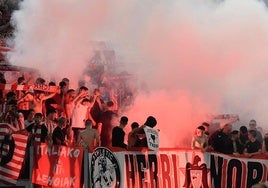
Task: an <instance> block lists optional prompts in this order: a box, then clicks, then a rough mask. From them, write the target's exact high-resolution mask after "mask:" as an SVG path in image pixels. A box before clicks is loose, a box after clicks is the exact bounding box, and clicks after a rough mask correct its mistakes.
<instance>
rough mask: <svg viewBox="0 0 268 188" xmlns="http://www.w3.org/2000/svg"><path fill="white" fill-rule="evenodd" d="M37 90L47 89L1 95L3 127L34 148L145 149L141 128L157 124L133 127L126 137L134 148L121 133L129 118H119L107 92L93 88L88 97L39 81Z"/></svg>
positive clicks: (84, 89)
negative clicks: (39, 144)
mask: <svg viewBox="0 0 268 188" xmlns="http://www.w3.org/2000/svg"><path fill="white" fill-rule="evenodd" d="M3 79H4V77H3ZM3 83H5V82H3ZM15 84H17V85H20V86H24V85H27V84H28V81H26V80H25V78H24V77H19V78H18V79H17V83H15ZM34 85H36V86H38V85H47V86H49V87H46V90H42V89H41V90H39V89H37V88H32V87H29V88H27V87H26V88H27V90H16V89H14V90H2V93H3V100H2V101H4V102H3V104H2V111H1V112H2V113H1V119H0V122H1V123H2V124H6V123H8V124H9V125H10V126H12V130H16V131H15V132H17V131H19V132H23V131H25V132H28V134H29V135H30V138H31V139H30V140H31V142H43V143H47V144H48V145H53V144H54V145H65V146H66V145H67V146H71V145H72V146H84V147H87V148H92V147H96V146H105V147H110V146H113V147H121V148H125V149H127V148H130V147H139V146H140V147H146V141H144V137H145V136H144V135H145V133H144V132H142V131H143V128H144V126H145V125H147V126H150V127H154V126H155V125H156V124H157V121H156V119H155V118H154V117H152V116H150V117H148V120H147V121H146V122H145V125H143V126H139V124H138V123H137V122H133V123H132V124H133V127H132V132H131V136H128V137H126V139H127V138H129V139H130V140H131V141H128V142H129V143H131V144H125V143H124V141H125V132H124V130H123V129H124V127H125V126H126V125H127V124H128V118H127V117H126V116H122V117H120V115H121V112H120V108H119V106H118V105H117V99H116V98H115V96H114V95H112V94H111V93H109V90H103V89H101V88H95V89H94V90H93V91H90V90H89V89H88V88H87V87H86V86H84V85H80V86H78V88H76V89H71V88H69V79H68V78H63V79H62V80H61V81H60V82H59V83H58V84H56V83H55V82H49V83H47V82H46V80H44V79H43V78H41V77H38V78H36V79H35V80H34ZM14 88H19V87H14ZM48 88H49V89H48ZM51 88H52V89H51ZM103 91H106V92H108V93H104V92H103ZM104 96H105V97H104ZM107 96H108V97H107ZM141 135H143V137H142V136H141Z"/></svg>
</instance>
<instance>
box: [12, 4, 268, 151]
mask: <svg viewBox="0 0 268 188" xmlns="http://www.w3.org/2000/svg"><path fill="white" fill-rule="evenodd" d="M12 18H13V23H14V25H15V28H16V32H15V35H14V39H13V40H12V42H13V45H14V50H15V52H14V53H12V54H10V56H9V58H10V61H11V62H12V63H13V64H16V65H23V66H28V67H34V68H37V69H39V70H40V72H42V73H43V74H44V76H48V75H49V76H55V75H57V76H59V77H61V78H62V77H69V78H70V79H71V80H77V79H78V78H79V76H80V75H81V72H82V70H83V69H84V67H85V66H86V63H87V61H88V60H89V58H90V55H91V54H92V46H91V45H90V41H100V40H101V41H106V42H107V43H109V44H110V45H111V46H113V48H114V49H115V51H116V53H117V55H118V57H120V59H121V60H122V61H123V62H125V64H124V67H122V69H124V70H127V71H128V72H130V73H133V74H135V75H137V77H138V79H139V81H138V84H139V86H140V87H139V88H140V90H139V93H138V95H137V97H136V100H135V104H134V105H133V107H132V108H131V109H130V110H129V111H128V112H125V113H126V114H127V115H128V116H129V118H130V122H132V121H137V122H139V123H140V124H143V123H144V122H145V120H146V118H147V116H148V115H153V116H155V117H156V118H157V120H158V125H157V127H158V128H159V129H160V142H161V144H160V146H161V147H188V146H189V145H190V140H191V136H192V135H193V132H194V130H195V128H196V127H197V126H199V125H200V123H201V122H203V121H206V120H207V115H208V114H217V113H234V114H239V116H240V121H241V125H242V124H243V125H246V124H247V122H248V121H249V120H250V119H252V118H254V119H256V120H257V122H258V125H259V126H262V127H263V129H266V130H267V129H268V126H267V124H266V123H267V122H268V118H267V116H266V115H265V111H266V106H267V105H268V102H267V100H266V96H267V95H268V88H267V84H266V80H267V77H268V74H267V70H268V69H267V68H268V64H267V61H268V53H266V49H268V12H267V7H266V6H265V4H264V3H263V2H262V1H255V0H248V1H245V0H226V1H216V0H214V1H213V0H206V1H194V0H179V1H175V0H166V1H146V2H141V1H135V0H131V1H127V2H124V1H120V0H113V1H105V0H98V1H97V0H92V1H86V0H80V1H72V0H58V1H54V0H46V1H36V0H24V1H23V3H22V4H21V9H20V10H19V11H17V12H15V13H14V15H13V16H12Z"/></svg>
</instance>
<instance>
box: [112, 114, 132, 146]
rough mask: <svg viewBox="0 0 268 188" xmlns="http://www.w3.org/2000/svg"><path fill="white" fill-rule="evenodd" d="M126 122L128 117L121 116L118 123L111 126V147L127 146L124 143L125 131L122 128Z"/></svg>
mask: <svg viewBox="0 0 268 188" xmlns="http://www.w3.org/2000/svg"><path fill="white" fill-rule="evenodd" d="M127 123H128V118H127V117H126V116H122V117H121V118H120V125H119V126H116V127H114V128H113V132H112V146H113V147H121V148H127V145H126V144H125V143H124V140H125V131H124V128H125V127H126V125H127Z"/></svg>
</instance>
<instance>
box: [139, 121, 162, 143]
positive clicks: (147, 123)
mask: <svg viewBox="0 0 268 188" xmlns="http://www.w3.org/2000/svg"><path fill="white" fill-rule="evenodd" d="M156 125H157V121H156V119H155V117H153V116H148V117H147V119H146V121H145V123H144V125H142V126H140V127H139V128H138V129H137V135H138V142H137V146H138V147H148V142H147V137H146V134H145V131H144V128H146V127H149V128H154V127H155V126H156ZM157 131H159V130H157ZM152 136H153V135H152ZM154 139H155V138H154Z"/></svg>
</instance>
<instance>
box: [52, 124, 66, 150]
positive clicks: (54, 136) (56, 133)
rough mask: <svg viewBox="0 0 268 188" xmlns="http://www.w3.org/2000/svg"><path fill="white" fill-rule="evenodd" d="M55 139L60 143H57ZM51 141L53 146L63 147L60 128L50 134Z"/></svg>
mask: <svg viewBox="0 0 268 188" xmlns="http://www.w3.org/2000/svg"><path fill="white" fill-rule="evenodd" d="M57 139H58V140H60V141H61V143H58V142H57ZM52 140H53V144H55V145H65V143H64V134H63V132H62V129H61V128H60V127H58V126H57V127H56V128H55V129H54V131H53V133H52Z"/></svg>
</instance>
